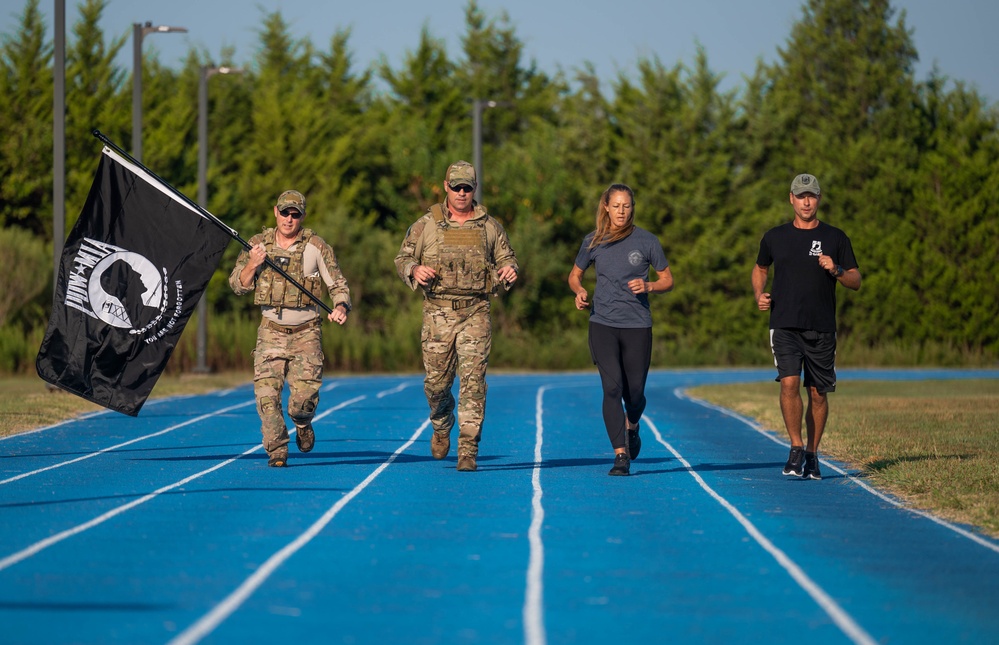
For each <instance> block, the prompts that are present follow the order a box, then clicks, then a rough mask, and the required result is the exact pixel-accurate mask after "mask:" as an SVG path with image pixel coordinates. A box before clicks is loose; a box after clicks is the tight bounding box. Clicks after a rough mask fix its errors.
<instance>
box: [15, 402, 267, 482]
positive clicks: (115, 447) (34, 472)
mask: <svg viewBox="0 0 999 645" xmlns="http://www.w3.org/2000/svg"><path fill="white" fill-rule="evenodd" d="M253 404H254V401H244V402H243V403H238V404H236V405H230V406H229V407H227V408H222V409H221V410H216V411H214V412H210V413H208V414H202V415H201V416H200V417H195V418H193V419H188V420H187V421H184V422H183V423H178V424H177V425H174V426H170V427H169V428H164V429H163V430H160V431H159V432H154V433H152V434H147V435H143V436H141V437H136V438H135V439H130V440H128V441H125V442H124V443H119V444H115V445H113V446H109V447H107V448H102V449H100V450H98V451H96V452H92V453H90V454H87V455H83V456H81V457H77V458H76V459H70V460H69V461H61V462H59V463H57V464H52V465H51V466H46V467H45V468H39V469H38V470H32V471H30V472H26V473H21V474H20V475H15V476H13V477H8V478H7V479H0V485H3V484H9V483H11V482H15V481H17V480H19V479H24V478H25V477H31V476H32V475H37V474H39V473H44V472H45V471H47V470H53V469H55V468H62V467H63V466H68V465H70V464H75V463H77V462H80V461H85V460H87V459H91V458H93V457H97V456H98V455H103V454H104V453H106V452H111V451H114V450H118V449H120V448H124V447H125V446H130V445H132V444H133V443H138V442H140V441H145V440H146V439H152V438H153V437H158V436H160V435H164V434H167V433H168V432H173V431H174V430H176V429H178V428H183V427H184V426H187V425H191V424H192V423H197V422H198V421H204V420H205V419H209V418H211V417H214V416H216V415H219V414H225V413H226V412H230V411H232V410H235V409H237V408H242V407H245V406H247V405H253ZM49 427H50V428H54V427H55V426H49Z"/></svg>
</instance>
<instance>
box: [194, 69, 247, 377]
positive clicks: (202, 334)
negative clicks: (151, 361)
mask: <svg viewBox="0 0 999 645" xmlns="http://www.w3.org/2000/svg"><path fill="white" fill-rule="evenodd" d="M242 73H243V70H241V69H236V68H234V67H225V66H222V67H214V66H211V65H202V66H201V76H200V78H199V79H198V203H199V204H201V207H202V208H204V209H205V210H208V79H209V78H211V77H212V76H214V75H216V74H242ZM207 345H208V290H207V289H206V290H205V293H202V294H201V300H199V301H198V337H197V364H196V365H195V366H194V371H195V372H197V373H199V374H206V373H208V371H209V369H208V363H207V360H206V357H207Z"/></svg>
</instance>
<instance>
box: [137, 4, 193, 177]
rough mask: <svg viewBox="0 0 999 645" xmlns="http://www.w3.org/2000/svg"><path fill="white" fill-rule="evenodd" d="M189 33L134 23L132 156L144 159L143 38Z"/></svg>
mask: <svg viewBox="0 0 999 645" xmlns="http://www.w3.org/2000/svg"><path fill="white" fill-rule="evenodd" d="M168 33H187V29H186V28H185V27H167V26H166V25H153V23H151V22H149V21H146V23H145V24H142V23H141V22H133V23H132V156H133V157H135V159H136V160H137V161H142V39H143V38H144V37H145V36H146V34H168Z"/></svg>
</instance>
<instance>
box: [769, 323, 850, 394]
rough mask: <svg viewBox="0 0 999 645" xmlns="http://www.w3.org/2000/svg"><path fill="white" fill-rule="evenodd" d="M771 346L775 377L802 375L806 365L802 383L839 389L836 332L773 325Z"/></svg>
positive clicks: (820, 390)
mask: <svg viewBox="0 0 999 645" xmlns="http://www.w3.org/2000/svg"><path fill="white" fill-rule="evenodd" d="M770 349H771V350H773V353H774V365H776V366H777V378H776V379H774V380H775V381H780V380H781V379H783V378H785V377H788V376H801V370H802V368H804V370H805V377H804V379H802V382H801V383H802V385H804V386H805V387H814V388H815V389H816V390H817V391H818V392H819V393H824V392H835V391H836V332H834V331H829V332H823V331H811V330H807V329H771V330H770Z"/></svg>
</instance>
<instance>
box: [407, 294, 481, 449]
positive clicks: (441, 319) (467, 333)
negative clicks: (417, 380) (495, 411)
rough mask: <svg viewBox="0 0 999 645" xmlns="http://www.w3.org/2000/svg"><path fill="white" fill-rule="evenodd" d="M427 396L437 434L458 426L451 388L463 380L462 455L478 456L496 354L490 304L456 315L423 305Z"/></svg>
mask: <svg viewBox="0 0 999 645" xmlns="http://www.w3.org/2000/svg"><path fill="white" fill-rule="evenodd" d="M421 340H422V342H423V367H424V369H425V370H426V372H427V376H426V378H425V379H424V381H423V391H424V393H425V394H426V395H427V403H429V404H430V423H431V424H433V426H434V432H438V433H440V434H444V435H448V434H450V433H451V429H452V427H453V426H454V422H455V416H454V408H455V401H454V396H453V395H452V394H451V386H452V385H453V384H454V378H455V375H457V377H458V383H459V388H458V455H459V456H462V455H473V456H474V455H478V452H479V440H480V439H481V437H482V419H483V417H484V416H485V413H486V367H487V365H488V364H489V350H490V349H491V348H492V321H491V319H490V316H489V301H488V300H483V301H482V302H480V303H477V304H475V305H472V306H471V307H467V308H465V309H458V310H452V309H447V308H443V307H439V306H437V305H435V304H433V303H430V302H424V303H423V333H422V338H421Z"/></svg>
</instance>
